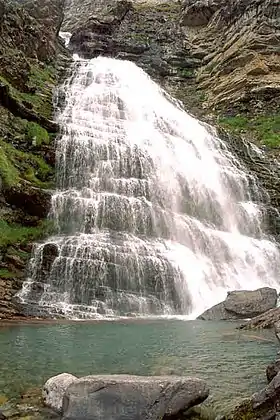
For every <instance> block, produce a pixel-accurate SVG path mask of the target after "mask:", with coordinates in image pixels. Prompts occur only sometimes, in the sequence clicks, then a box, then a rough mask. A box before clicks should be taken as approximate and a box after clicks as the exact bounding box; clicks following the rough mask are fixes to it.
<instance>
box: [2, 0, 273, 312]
mask: <svg viewBox="0 0 280 420" xmlns="http://www.w3.org/2000/svg"><path fill="white" fill-rule="evenodd" d="M279 14H280V8H279V5H278V1H277V0H230V1H228V0H183V1H176V0H173V1H164V0H147V1H142V0H134V1H129V0H118V1H116V0H98V1H94V2H93V1H91V0H65V1H64V0H21V1H18V2H16V1H15V0H14V1H11V2H7V1H5V0H0V187H1V188H0V189H1V191H0V212H1V219H0V308H1V309H0V317H6V316H8V317H11V316H16V315H20V308H19V307H18V306H17V305H15V304H14V303H13V295H14V294H15V292H16V291H17V290H18V289H19V288H20V286H21V282H22V278H23V277H24V276H25V275H26V273H25V268H26V262H27V261H28V259H29V255H30V249H31V245H30V244H31V242H32V240H34V239H37V238H39V237H40V236H42V235H47V233H48V230H49V229H51V226H50V225H49V223H47V222H46V221H45V218H46V215H47V213H48V209H49V205H50V194H51V190H52V188H53V186H54V163H55V156H54V139H55V136H56V134H57V126H56V124H55V123H54V118H53V92H54V88H55V86H56V85H57V83H58V81H59V78H60V77H61V75H62V74H63V71H64V70H65V69H66V68H67V67H68V66H69V53H68V52H67V51H66V49H65V47H64V44H63V42H62V40H60V39H59V37H58V31H59V29H60V27H61V25H62V30H64V31H69V32H71V34H72V36H71V40H70V44H69V48H70V51H71V52H76V53H79V54H80V55H82V56H84V57H87V58H90V57H95V56H97V55H99V54H101V55H110V56H113V57H116V58H121V59H128V60H132V61H134V62H136V63H137V64H138V65H139V66H141V67H142V68H144V69H145V70H146V71H147V72H148V73H149V74H150V75H151V76H152V78H153V79H155V80H156V81H158V82H159V83H160V84H161V85H162V86H163V87H164V88H166V90H167V91H168V92H170V93H171V94H172V95H174V96H175V97H176V98H177V99H179V100H181V101H182V102H183V104H184V106H185V107H186V109H188V110H189V111H190V112H191V113H193V114H194V115H196V116H198V117H199V118H201V119H203V120H204V121H206V122H211V123H212V124H215V125H217V126H218V127H219V130H220V134H221V135H222V136H224V138H225V140H226V141H227V142H229V143H230V145H231V149H232V150H233V151H234V153H235V154H236V155H237V156H238V157H239V159H241V160H242V161H243V162H244V164H245V165H247V167H248V170H250V171H251V172H252V173H254V174H256V175H257V176H258V180H259V184H260V186H262V187H263V188H264V194H263V195H264V198H265V200H266V204H267V208H268V209H269V211H268V212H265V216H266V217H265V221H266V223H267V226H268V228H269V229H270V231H271V233H273V234H274V235H279V234H280V222H279V217H278V214H277V209H280V193H279V186H280V184H279V182H280V181H279V180H280V177H279V166H278V163H277V161H275V159H276V160H277V159H278V153H279V145H280V114H279V103H280V100H279V99H280V98H279V92H280V59H279V45H280V43H279V42H280V26H279V21H280V15H279ZM223 128H226V129H227V130H228V131H229V133H230V134H227V133H226V132H225V131H223V130H222V129H223ZM248 138H249V139H250V140H252V141H253V142H256V143H257V144H258V145H259V146H261V148H262V149H263V151H264V152H265V154H261V153H259V152H257V151H256V150H255V149H254V148H252V147H250V146H249V145H248V143H247V142H246V139H248ZM265 192H268V194H266V193H265ZM275 208H276V210H275Z"/></svg>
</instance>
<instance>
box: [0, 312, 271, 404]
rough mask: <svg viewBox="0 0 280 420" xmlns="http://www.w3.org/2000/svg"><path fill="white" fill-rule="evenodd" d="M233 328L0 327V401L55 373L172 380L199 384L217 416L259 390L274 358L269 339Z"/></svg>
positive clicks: (165, 323)
mask: <svg viewBox="0 0 280 420" xmlns="http://www.w3.org/2000/svg"><path fill="white" fill-rule="evenodd" d="M235 327H236V324H234V323H225V322H219V323H212V322H203V321H179V320H145V321H144V320H142V321H137V322H136V321H134V322H132V321H130V322H120V321H118V322H98V323H81V322H80V323H63V324H32V325H30V324H29V325H27V324H20V325H2V326H0V354H1V359H0V395H1V394H6V395H7V396H17V395H19V393H20V392H22V391H24V390H26V389H28V388H30V387H34V386H41V385H42V384H43V383H44V381H45V380H46V379H48V378H49V377H50V376H52V375H56V374H58V373H61V372H71V373H73V374H76V375H88V374H97V373H112V374H113V373H129V374H136V375H163V374H177V375H187V376H197V377H199V378H203V379H205V380H206V381H207V382H208V384H209V386H210V388H211V398H210V402H211V403H212V404H213V405H214V408H215V409H216V410H218V411H223V410H224V409H225V407H228V406H229V405H233V404H234V403H236V402H237V401H239V400H240V399H241V398H242V397H245V396H249V395H250V394H251V393H252V392H254V391H256V390H258V389H261V388H262V387H263V386H264V385H265V383H266V380H265V368H266V365H267V364H268V363H269V362H270V361H272V360H273V359H274V358H275V355H276V352H277V342H276V340H275V339H274V336H273V334H272V332H270V331H265V332H243V331H242V332H241V331H238V330H236V329H235Z"/></svg>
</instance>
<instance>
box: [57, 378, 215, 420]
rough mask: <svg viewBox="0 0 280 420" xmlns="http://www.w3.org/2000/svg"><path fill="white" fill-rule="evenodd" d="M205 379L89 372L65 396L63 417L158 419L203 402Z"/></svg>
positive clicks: (72, 419)
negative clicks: (95, 373)
mask: <svg viewBox="0 0 280 420" xmlns="http://www.w3.org/2000/svg"><path fill="white" fill-rule="evenodd" d="M208 395H209V389H208V387H207V385H206V383H205V382H204V381H203V380H201V379H197V378H189V377H183V376H182V377H178V376H150V377H147V376H129V375H97V376H86V377H84V378H81V379H78V380H76V381H74V382H73V383H72V384H71V385H70V386H69V387H68V388H67V390H66V392H65V395H64V398H63V417H62V419H63V420H140V419H141V420H144V419H149V420H158V419H165V418H171V417H172V418H173V416H176V415H180V414H181V413H183V412H184V411H186V410H188V409H189V408H191V407H193V406H195V405H197V404H199V403H201V402H203V401H204V400H205V399H206V398H207V397H208Z"/></svg>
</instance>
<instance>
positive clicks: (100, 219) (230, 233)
mask: <svg viewBox="0 0 280 420" xmlns="http://www.w3.org/2000/svg"><path fill="white" fill-rule="evenodd" d="M63 89H64V90H65V93H66V104H65V108H64V110H63V111H62V112H61V113H60V115H58V122H59V124H60V127H61V135H60V136H59V138H58V140H57V152H56V159H57V164H56V173H57V191H56V192H55V194H54V195H53V197H52V212H51V217H52V218H53V220H54V222H55V224H56V227H57V229H58V231H59V235H58V236H54V237H52V238H49V239H48V240H47V241H46V242H45V243H43V244H38V245H37V246H36V248H35V251H34V255H33V259H32V261H31V268H30V277H29V278H28V280H27V281H26V282H25V284H24V287H23V289H22V291H21V293H20V297H21V299H22V301H23V302H25V303H29V304H30V303H31V304H35V305H37V307H38V308H41V309H42V308H45V310H46V311H47V312H48V313H61V314H62V315H65V316H67V317H76V318H87V317H96V316H105V317H106V316H107V317H110V316H111V317H115V316H131V315H173V314H177V315H178V314H183V315H189V316H195V315H196V314H198V313H199V312H201V311H203V310H204V309H206V308H207V307H209V306H211V305H213V304H215V303H217V302H219V301H221V300H222V299H223V298H225V295H226V292H227V291H228V290H233V289H241V288H246V289H255V288H258V287H260V286H264V285H268V286H272V287H278V279H279V273H280V267H279V261H280V258H279V252H278V249H277V247H276V245H275V244H274V243H273V242H271V241H270V240H269V239H268V238H266V237H265V236H264V234H263V233H262V227H261V221H262V214H261V210H260V208H259V207H258V206H257V204H255V203H253V202H252V199H251V196H250V191H251V193H253V194H254V197H256V196H257V194H258V189H257V184H256V182H255V179H254V178H253V177H252V176H250V175H248V174H247V173H246V172H245V170H244V168H242V166H241V164H240V163H239V162H238V161H237V159H236V158H235V157H234V156H233V155H232V154H231V153H230V151H229V150H228V149H227V147H226V145H225V144H224V143H223V142H222V141H221V140H220V139H219V138H218V137H217V135H216V133H215V131H214V130H213V129H212V128H211V127H209V126H206V125H204V124H202V123H200V122H199V121H198V120H196V119H195V118H193V117H191V116H190V115H188V114H187V113H186V112H184V111H183V110H182V109H181V107H180V106H179V105H178V104H176V103H175V102H174V100H171V98H169V97H168V95H167V94H166V93H165V92H163V91H162V90H161V89H160V87H159V86H158V85H157V84H155V83H154V82H152V80H151V79H150V78H149V77H148V76H147V74H146V73H145V72H144V71H142V70H141V69H140V68H138V67H137V66H136V65H135V64H133V63H131V62H128V61H120V60H115V59H110V58H103V57H99V58H95V59H92V60H87V61H86V60H77V61H76V62H75V65H74V69H73V74H72V76H71V77H70V78H69V80H68V81H67V83H66V84H65V85H64V86H63Z"/></svg>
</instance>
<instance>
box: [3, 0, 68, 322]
mask: <svg viewBox="0 0 280 420" xmlns="http://www.w3.org/2000/svg"><path fill="white" fill-rule="evenodd" d="M62 6H63V2H62V1H61V0H57V1H51V0H50V1H47V0H46V1H40V0H38V1H33V2H23V4H20V3H16V2H7V1H2V0H0V318H3V317H4V318H5V317H6V316H8V317H11V316H17V315H20V308H19V307H18V306H17V305H16V304H15V303H14V302H13V295H14V294H15V292H16V291H17V290H18V289H19V288H20V286H21V282H22V279H23V278H24V276H25V268H26V263H27V261H28V259H29V255H30V250H31V241H32V240H34V239H37V238H39V237H40V236H42V235H45V234H46V233H47V231H48V229H49V225H48V223H47V222H46V221H45V218H46V216H47V213H48V209H49V206H50V194H51V189H52V188H53V185H54V163H55V155H54V138H55V136H56V132H57V126H56V124H55V123H54V121H53V91H54V87H55V85H56V84H57V82H58V79H59V77H60V74H61V71H62V70H63V67H64V62H65V60H67V57H68V53H67V51H66V50H65V48H64V46H63V44H62V43H61V41H59V39H58V37H57V32H58V29H59V27H60V24H61V20H62V17H63V9H62Z"/></svg>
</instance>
